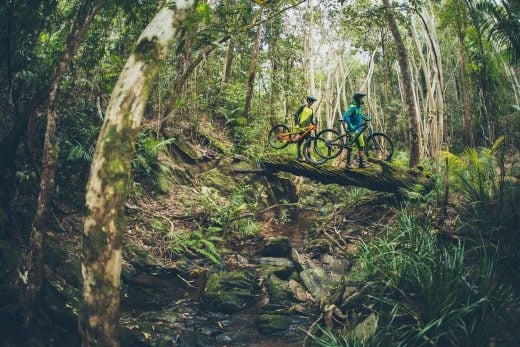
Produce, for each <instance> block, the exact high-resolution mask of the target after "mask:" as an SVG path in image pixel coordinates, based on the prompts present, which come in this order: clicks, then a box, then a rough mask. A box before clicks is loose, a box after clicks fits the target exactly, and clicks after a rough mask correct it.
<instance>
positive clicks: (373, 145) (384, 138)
mask: <svg viewBox="0 0 520 347" xmlns="http://www.w3.org/2000/svg"><path fill="white" fill-rule="evenodd" d="M365 154H366V156H367V157H369V158H373V159H379V160H386V161H390V160H392V156H393V155H394V143H393V142H392V140H391V139H390V137H388V135H386V134H384V133H373V134H372V135H370V136H369V137H368V138H367V139H366V143H365Z"/></svg>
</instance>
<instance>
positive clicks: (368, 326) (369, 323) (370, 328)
mask: <svg viewBox="0 0 520 347" xmlns="http://www.w3.org/2000/svg"><path fill="white" fill-rule="evenodd" d="M376 328H377V318H376V315H375V314H373V313H372V314H371V315H370V316H368V317H367V318H365V320H364V321H362V322H361V323H359V324H358V325H356V327H355V328H354V331H353V334H354V336H355V337H357V338H358V339H359V340H361V341H363V342H364V343H365V342H367V341H368V339H369V338H370V337H372V336H373V335H374V333H375V332H376Z"/></svg>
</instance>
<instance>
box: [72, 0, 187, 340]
mask: <svg viewBox="0 0 520 347" xmlns="http://www.w3.org/2000/svg"><path fill="white" fill-rule="evenodd" d="M193 3H194V1H193V0H192V1H179V2H176V3H173V4H172V3H170V5H168V6H167V7H164V8H163V9H161V10H160V11H159V13H158V14H157V15H156V16H155V17H154V18H153V19H152V21H151V22H150V24H148V26H147V27H146V29H145V30H144V31H143V33H142V34H141V36H140V37H139V39H138V41H137V44H136V48H135V50H134V52H133V53H132V55H131V56H130V58H129V59H128V61H127V62H126V65H125V67H124V68H123V72H122V73H121V75H120V76H119V79H118V81H117V83H116V85H115V87H114V90H113V92H112V96H111V99H110V102H109V105H108V108H107V111H106V115H105V120H104V122H103V126H102V129H101V132H100V135H99V138H98V142H97V145H96V151H95V153H94V158H93V160H92V166H91V168H90V177H89V181H88V184H87V193H86V207H87V213H86V217H85V225H84V232H83V239H82V250H81V256H82V259H81V272H82V275H83V307H82V311H81V314H80V331H81V335H82V344H83V346H117V345H118V341H117V339H116V330H117V327H118V325H119V315H118V311H119V290H120V273H121V258H122V247H121V241H122V240H121V239H122V232H121V229H122V216H123V207H124V203H125V200H126V196H127V185H128V183H129V180H130V168H131V160H132V156H133V153H134V146H135V141H136V138H137V135H138V132H139V127H140V124H141V119H142V116H143V112H144V108H145V106H146V103H147V101H148V98H149V96H150V91H151V89H152V84H153V82H154V80H155V78H156V77H157V74H158V71H159V63H160V62H161V61H162V60H163V59H164V57H165V56H166V54H167V52H168V49H169V47H170V46H171V41H172V40H173V39H174V37H175V36H176V34H177V31H178V30H177V28H178V26H179V25H180V24H181V23H182V22H183V20H184V19H185V18H186V17H187V16H188V15H189V14H190V13H191V9H192V7H193Z"/></svg>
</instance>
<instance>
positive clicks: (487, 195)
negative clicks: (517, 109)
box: [443, 138, 520, 236]
mask: <svg viewBox="0 0 520 347" xmlns="http://www.w3.org/2000/svg"><path fill="white" fill-rule="evenodd" d="M503 141H504V138H499V139H498V140H497V141H496V142H495V144H494V145H493V147H492V148H483V149H481V150H480V151H477V150H476V149H474V148H468V149H466V150H465V151H464V153H463V154H462V155H460V156H457V155H455V154H453V153H449V152H444V153H443V154H444V156H445V157H446V158H447V159H448V165H449V170H450V175H451V176H450V177H451V184H452V186H453V187H454V189H455V190H456V191H457V192H459V193H461V194H462V196H463V197H464V202H465V209H466V213H467V217H468V221H467V222H466V225H465V227H466V228H469V229H472V228H473V229H475V230H480V232H482V233H484V234H486V235H487V236H493V235H494V234H496V233H501V232H507V231H508V230H509V229H511V228H516V227H517V226H518V223H519V222H520V213H519V211H518V209H517V208H516V206H518V204H519V203H520V184H518V182H517V181H516V179H514V177H516V175H517V174H518V172H519V168H518V165H517V163H516V162H514V160H515V158H514V157H512V158H510V159H512V160H513V162H511V163H510V164H508V165H509V168H507V167H506V166H505V159H506V157H505V155H506V152H505V148H504V147H503Z"/></svg>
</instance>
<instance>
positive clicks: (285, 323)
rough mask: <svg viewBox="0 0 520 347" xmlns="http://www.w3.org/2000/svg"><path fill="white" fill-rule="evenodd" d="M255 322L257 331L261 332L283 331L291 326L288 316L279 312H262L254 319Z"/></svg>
mask: <svg viewBox="0 0 520 347" xmlns="http://www.w3.org/2000/svg"><path fill="white" fill-rule="evenodd" d="M255 323H256V327H257V328H258V331H260V332H261V333H263V334H274V333H279V332H284V331H286V330H287V329H289V327H290V326H291V322H290V320H289V319H288V317H287V316H286V315H281V314H262V315H260V316H259V317H258V318H256V319H255Z"/></svg>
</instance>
